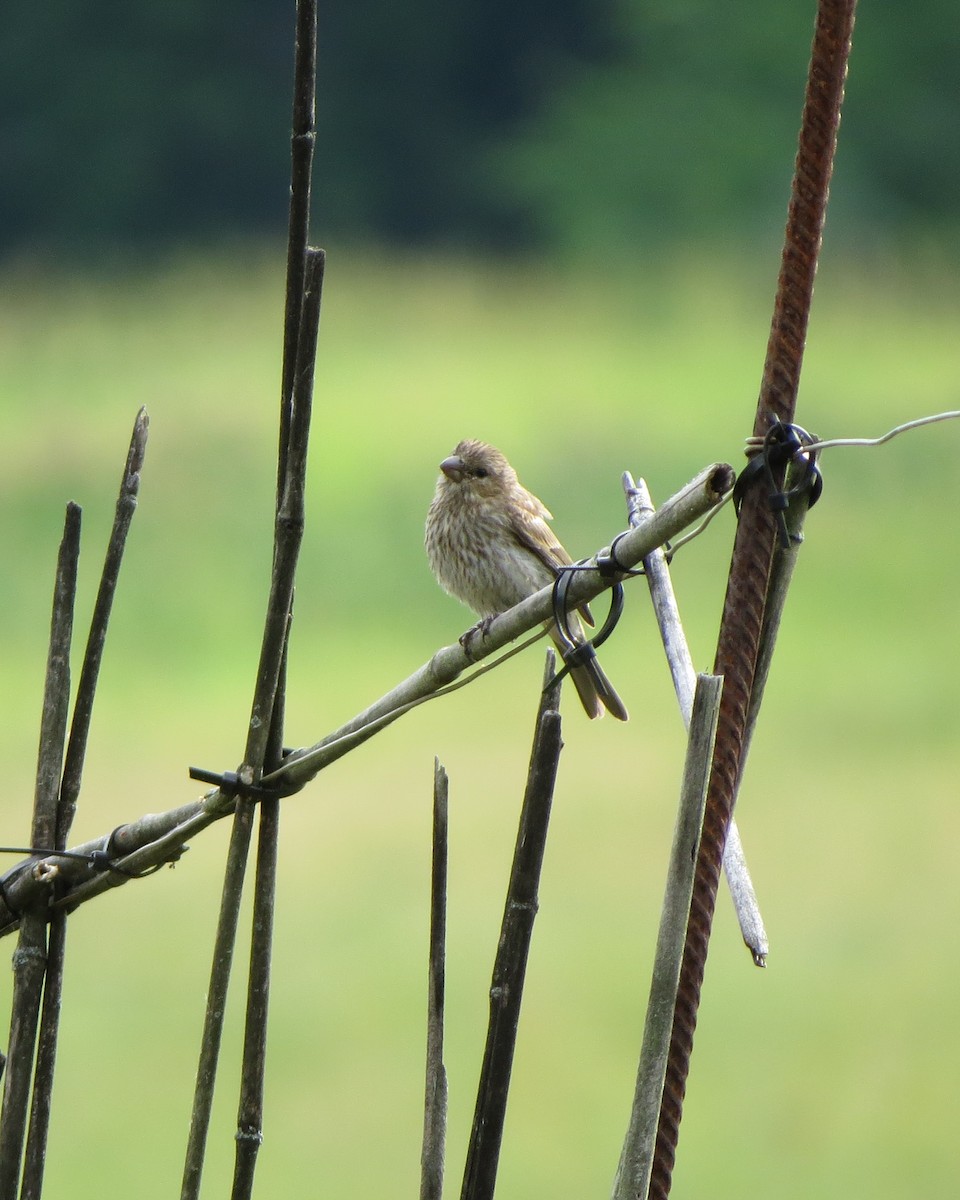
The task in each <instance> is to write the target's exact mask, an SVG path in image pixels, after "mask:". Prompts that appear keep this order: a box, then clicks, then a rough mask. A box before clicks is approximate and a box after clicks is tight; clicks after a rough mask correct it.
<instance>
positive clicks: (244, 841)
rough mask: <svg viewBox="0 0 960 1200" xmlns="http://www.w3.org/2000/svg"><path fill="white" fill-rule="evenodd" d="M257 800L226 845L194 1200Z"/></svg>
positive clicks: (193, 1142) (184, 1194)
mask: <svg viewBox="0 0 960 1200" xmlns="http://www.w3.org/2000/svg"><path fill="white" fill-rule="evenodd" d="M254 807H255V806H254V803H253V801H252V800H247V799H241V800H240V802H239V803H238V804H237V809H236V813H235V814H234V821H233V828H232V830H231V834H230V845H229V847H228V849H227V865H226V870H225V873H224V879H223V890H222V893H221V898H220V917H219V920H218V922H217V932H216V938H215V941H214V949H213V962H212V965H211V968H210V986H209V989H208V991H207V1007H206V1012H205V1014H204V1022H203V1034H202V1036H201V1040H200V1059H199V1063H198V1065H197V1078H196V1083H195V1086H194V1097H193V1109H192V1112H191V1117H190V1132H189V1135H188V1137H187V1150H186V1156H185V1159H184V1166H183V1180H182V1182H181V1186H180V1196H181V1200H188V1198H189V1200H193V1198H195V1197H197V1196H199V1194H200V1180H201V1176H202V1174H203V1162H204V1157H205V1155H206V1146H207V1134H208V1132H209V1129H210V1115H211V1112H212V1110H213V1093H214V1087H215V1084H216V1079H217V1064H218V1062H219V1059H220V1043H221V1040H222V1037H223V1018H224V1013H225V1011H226V1004H227V987H228V985H229V982H230V968H231V966H232V964H233V951H234V947H235V945H236V938H237V925H238V922H239V918H240V896H241V893H242V890H243V877H244V872H245V869H246V862H247V854H248V851H249V848H250V836H251V831H252V828H253V812H254Z"/></svg>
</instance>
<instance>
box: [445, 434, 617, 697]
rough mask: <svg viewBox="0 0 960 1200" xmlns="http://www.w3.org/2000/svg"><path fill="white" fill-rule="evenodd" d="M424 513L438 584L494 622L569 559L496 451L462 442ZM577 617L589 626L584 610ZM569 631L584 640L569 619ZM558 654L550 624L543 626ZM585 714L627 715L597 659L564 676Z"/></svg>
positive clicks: (545, 515) (541, 509) (543, 513)
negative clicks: (605, 710) (570, 684)
mask: <svg viewBox="0 0 960 1200" xmlns="http://www.w3.org/2000/svg"><path fill="white" fill-rule="evenodd" d="M440 472H441V474H440V478H439V480H438V481H437V490H436V492H435V493H434V497H433V503H432V504H431V505H430V511H429V512H428V513H427V528H426V538H425V542H426V547H427V557H428V558H429V560H430V567H431V569H432V570H433V573H434V575H436V577H437V580H438V581H439V583H440V586H441V587H442V588H443V589H444V591H446V592H449V593H450V595H451V596H456V598H457V599H458V600H462V601H463V603H464V604H466V605H468V606H469V607H470V608H472V609H473V611H474V612H475V613H477V615H478V616H480V617H481V618H483V619H486V618H490V617H495V616H496V615H497V614H498V613H502V612H504V611H505V610H506V609H508V608H512V607H513V605H515V604H519V603H520V601H521V600H524V599H526V597H527V596H531V595H532V594H533V593H534V592H539V591H540V589H541V588H543V587H546V586H547V585H548V584H550V583H553V581H554V579H556V577H557V574H558V570H559V568H560V567H562V566H568V565H569V564H570V563H571V562H572V561H573V560H572V559H571V558H570V555H569V554H568V553H567V552H566V550H564V548H563V547H562V546H561V545H560V543H559V542H558V541H557V539H556V537H555V535H554V533H553V530H552V529H551V528H550V526H549V525H548V524H547V522H548V521H549V520H551V519H552V518H551V514H550V512H549V510H548V509H547V508H546V507H545V506H544V505H543V504H541V502H540V501H539V500H538V499H537V497H536V496H534V495H533V493H532V492H528V491H527V489H526V488H525V487H523V485H522V484H521V483H520V481H519V479H517V473H516V471H515V470H514V469H513V467H511V466H510V464H509V463H508V462H507V460H506V459H505V458H504V457H503V455H502V454H501V453H500V451H499V450H496V449H495V448H494V447H493V446H488V445H487V444H486V443H485V442H476V441H470V440H468V441H463V442H461V443H460V444H459V445H458V446H457V448H456V450H454V452H453V454H451V455H450V457H449V458H445V459H444V460H443V462H442V463H441V464H440ZM580 612H581V613H582V614H583V615H584V617H585V619H587V620H588V621H590V624H593V621H592V619H591V617H590V614H589V610H588V609H587V607H586V605H584V606H583V607H582V608H581V609H580ZM570 625H571V632H573V634H574V636H575V637H577V635H578V632H579V636H580V637H582V636H583V631H582V629H581V628H580V623H579V621H578V620H577V618H576V617H575V616H573V617H571V621H570ZM548 630H549V633H550V636H551V637H552V638H553V640H554V642H556V644H557V646H558V647H559V648H560V650H561V651H562V650H563V644H562V642H561V640H560V635H559V633H558V631H557V627H556V625H554V624H553V622H551V623H550V625H549V626H548ZM570 677H571V678H572V679H573V682H574V686H575V687H576V689H577V694H578V695H579V696H580V700H581V702H582V704H583V707H584V709H585V710H586V712H587V715H588V716H589V717H602V716H603V710H604V708H606V709H607V710H608V711H609V712H610V713H611V714H612V715H613V716H615V717H616V718H617V720H619V721H626V719H627V710H626V708H625V707H624V705H623V701H622V700H621V699H620V697H619V696H618V695H617V693H616V692H615V691H614V689H613V686H612V685H611V683H610V681H609V679H607V677H606V675H604V673H603V671H602V670H601V669H600V664H599V663H598V662H597V660H596V659H595V658H594V659H591V660H590V661H589V662H587V663H586V664H584V665H583V666H581V667H574V669H573V670H572V671H571V672H570Z"/></svg>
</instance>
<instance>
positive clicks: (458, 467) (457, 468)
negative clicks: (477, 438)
mask: <svg viewBox="0 0 960 1200" xmlns="http://www.w3.org/2000/svg"><path fill="white" fill-rule="evenodd" d="M440 470H441V471H442V472H443V473H444V475H446V477H447V478H448V479H452V480H453V482H454V483H459V482H460V480H461V479H462V478H463V459H462V458H461V457H460V455H459V454H451V455H450V457H449V458H445V459H444V460H443V462H442V463H441V464H440Z"/></svg>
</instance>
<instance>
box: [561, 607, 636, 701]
mask: <svg viewBox="0 0 960 1200" xmlns="http://www.w3.org/2000/svg"><path fill="white" fill-rule="evenodd" d="M550 636H551V637H552V638H553V640H554V643H555V644H556V646H557V649H558V650H560V652H561V654H562V653H563V649H564V646H563V643H562V642H561V641H560V637H559V634H558V633H557V627H556V626H555V625H552V626H551V627H550ZM570 678H571V679H572V680H573V686H574V687H575V688H576V689H577V695H578V696H579V697H580V703H581V704H582V705H583V708H584V712H586V714H587V716H588V717H589V718H590V719H591V720H593V719H594V718H596V717H602V716H603V710H604V709H606V710H607V712H608V713H609V714H610V715H611V717H616V719H617V720H618V721H626V720H627V719H628V718H629V714H628V712H627V709H626V705H625V704H624V703H623V701H622V700H621V699H620V697H619V696H618V695H617V693H616V690H615V688H614V686H613V684H612V683H611V682H610V680H609V679H608V678H607V677H606V675H605V674H604V672H603V668H602V667H601V666H600V663H599V662H598V661H597V659H596V658H591V659H588V660H587V662H585V663H583V665H582V666H579V667H573V668H572V669H571V671H570Z"/></svg>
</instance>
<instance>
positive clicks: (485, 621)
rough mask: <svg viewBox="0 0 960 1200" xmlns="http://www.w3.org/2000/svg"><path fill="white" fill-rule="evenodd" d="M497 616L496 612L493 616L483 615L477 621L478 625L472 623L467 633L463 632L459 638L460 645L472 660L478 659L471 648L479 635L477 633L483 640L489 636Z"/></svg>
mask: <svg viewBox="0 0 960 1200" xmlns="http://www.w3.org/2000/svg"><path fill="white" fill-rule="evenodd" d="M496 616H497V614H496V613H494V615H493V616H491V617H482V618H481V619H480V620H479V621H478V622H477V623H476V625H471V627H470V628H469V629H468V630H467V632H466V633H462V634H461V635H460V637H459V639H458V640H459V642H460V646H461V648H462V649H463V652H464V654H465V655H466V656H467V658H469V659H470V661H471V662H476V659H475V658H474V657H473V654H472V652H471V650H470V643H471V642H472V641H473V639H474V638H475V637H476V636H477V634H479V635H480V638H481V640H482V639H483V638H485V637H486V636H487V634H488V633H489V632H490V626H491V625H492V624H493V622H494V621H495V620H496Z"/></svg>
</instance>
